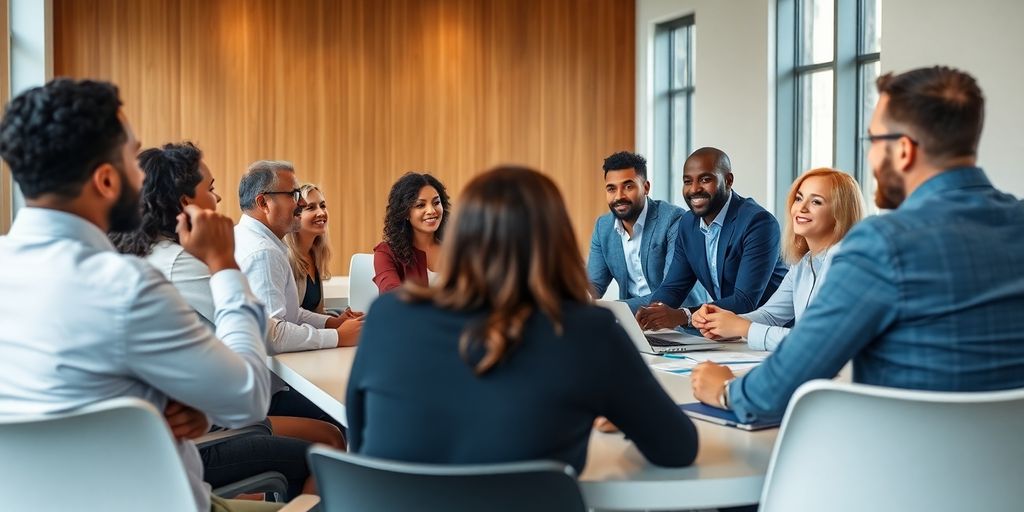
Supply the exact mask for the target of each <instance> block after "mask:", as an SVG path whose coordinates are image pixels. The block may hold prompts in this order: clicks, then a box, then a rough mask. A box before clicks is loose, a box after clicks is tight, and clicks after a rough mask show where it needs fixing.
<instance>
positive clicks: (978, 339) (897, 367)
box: [729, 167, 1024, 421]
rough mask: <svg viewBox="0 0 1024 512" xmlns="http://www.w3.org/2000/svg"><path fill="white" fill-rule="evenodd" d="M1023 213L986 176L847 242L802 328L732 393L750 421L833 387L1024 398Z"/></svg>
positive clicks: (973, 173) (863, 226)
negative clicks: (1018, 394)
mask: <svg viewBox="0 0 1024 512" xmlns="http://www.w3.org/2000/svg"><path fill="white" fill-rule="evenodd" d="M1022 255H1024V204H1022V203H1021V202H1020V201H1018V200H1017V199H1016V198H1015V197H1013V196H1012V195H1010V194H1004V193H1002V192H999V191H998V190H996V189H995V188H993V187H992V184H991V183H990V182H989V180H988V178H987V177H986V176H985V173H984V172H982V170H981V169H979V168H977V167H963V168H956V169H949V170H946V171H943V172H941V173H940V174H938V175H936V176H934V177H932V178H930V179H928V180H927V181H925V182H924V183H922V184H921V185H920V186H919V187H918V188H917V189H916V190H914V192H913V193H911V194H910V196H909V197H907V199H906V200H905V201H904V202H903V204H902V205H901V206H900V207H899V208H897V209H896V210H894V211H892V212H891V213H889V214H887V215H878V216H874V217H870V218H868V219H865V220H863V221H861V222H860V223H859V224H857V225H856V226H854V228H853V229H852V230H850V233H849V234H847V235H846V237H845V238H844V239H843V249H842V250H841V251H839V252H838V253H837V254H836V255H835V256H834V258H833V260H832V267H831V268H830V269H829V275H828V280H827V281H826V282H825V285H824V286H823V287H822V288H821V291H820V292H819V293H818V295H817V297H815V299H814V300H813V301H812V302H811V305H810V307H808V308H807V311H806V312H805V313H804V316H803V318H801V319H800V321H799V322H797V323H796V325H794V327H793V329H792V330H791V331H790V332H789V336H787V337H786V341H785V343H782V344H781V345H779V347H778V349H777V350H776V351H775V352H774V353H772V355H771V356H769V357H768V359H766V360H765V361H764V362H763V363H761V364H760V365H759V366H758V367H757V368H754V369H753V370H751V371H750V373H748V374H746V375H744V376H743V377H740V378H738V379H736V380H734V381H733V382H732V384H730V385H729V406H730V407H731V408H732V409H733V410H734V411H735V412H736V414H737V415H738V416H739V417H740V418H742V419H744V420H745V421H750V420H753V419H756V418H773V417H781V416H782V415H783V413H784V412H785V410H786V405H787V404H788V403H789V399H790V397H791V396H792V395H793V392H794V391H796V388H797V387H799V386H800V385H801V384H803V383H804V382H807V381H809V380H811V379H828V378H832V377H834V376H835V375H836V374H837V373H838V372H839V370H840V369H842V367H843V366H844V365H845V364H846V363H847V362H848V361H850V360H851V359H852V360H853V380H854V381H855V382H861V383H865V384H873V385H877V386H888V387H894V388H904V389H924V390H933V391H989V390H998V389H1011V388H1019V387H1024V315H1022V314H1021V312H1022V311H1024V257H1022Z"/></svg>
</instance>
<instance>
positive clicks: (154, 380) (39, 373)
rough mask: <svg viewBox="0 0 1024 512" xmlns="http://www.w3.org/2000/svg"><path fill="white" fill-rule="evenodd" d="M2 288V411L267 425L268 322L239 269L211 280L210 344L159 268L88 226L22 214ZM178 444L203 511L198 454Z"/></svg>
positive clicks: (7, 241) (44, 214) (5, 253)
mask: <svg viewBox="0 0 1024 512" xmlns="http://www.w3.org/2000/svg"><path fill="white" fill-rule="evenodd" d="M0 289H2V290H3V296H2V297H0V325H3V329H0V415H3V416H17V415H25V414H45V413H61V412H66V411H70V410H72V409H77V408H80V407H83V406H86V405H91V404H95V403H98V402H101V401H104V400H109V399H112V398H118V397H125V396H129V397H136V398H141V399H143V400H146V401H147V402H149V403H151V404H153V405H154V406H155V407H156V408H157V409H158V410H161V411H162V410H163V409H164V407H165V406H166V404H167V399H168V397H174V399H175V400H178V401H180V402H182V403H186V404H188V405H190V406H192V407H194V408H196V409H198V410H200V411H203V412H204V413H206V415H207V416H208V417H209V418H210V420H211V421H212V422H213V423H216V424H217V425H222V426H227V427H240V426H244V425H248V424H251V423H253V422H256V421H260V420H262V419H263V418H264V417H266V414H267V408H268V407H269V405H270V392H269V389H270V375H269V371H268V370H267V366H266V356H267V354H266V350H265V348H264V341H263V339H264V335H265V331H266V316H265V314H264V312H263V306H262V304H260V303H259V302H258V301H257V300H256V298H255V297H254V296H253V295H252V294H251V293H250V292H249V289H248V286H247V285H246V282H245V277H244V276H243V275H242V274H241V273H240V272H238V271H237V270H222V271H220V272H217V273H216V274H215V275H214V276H212V277H211V278H210V290H211V292H212V295H213V303H214V305H215V311H216V313H215V314H214V323H215V324H216V326H217V333H216V336H215V335H214V333H213V332H212V331H211V330H210V329H209V328H208V327H207V326H206V325H205V324H204V323H202V322H200V321H199V320H198V317H197V316H196V314H195V312H193V310H192V308H191V307H190V306H189V305H188V304H186V303H185V301H184V300H183V299H182V298H181V295H179V294H178V292H177V290H175V289H174V286H172V285H171V284H170V283H169V282H167V280H166V279H165V278H164V276H163V275H161V274H160V272H158V271H157V270H156V269H155V268H153V267H152V266H150V265H149V264H148V263H146V262H145V261H143V260H142V259H139V258H136V257H134V256H123V255H120V254H118V253H117V252H116V251H115V250H114V247H113V245H111V243H110V241H109V240H108V239H107V237H106V235H105V234H104V233H103V232H102V231H100V229H99V228H97V227H96V226H95V225H94V224H92V223H90V222H88V221H86V220H84V219H82V218H81V217H78V216H77V215H72V214H70V213H64V212H60V211H57V210H50V209H41V208H22V209H21V210H19V212H18V217H17V218H16V219H15V221H14V224H13V225H12V226H11V230H10V233H9V234H8V236H6V237H2V238H0ZM218 338H219V339H218ZM177 444H178V452H179V454H180V455H181V458H182V461H183V462H184V465H185V470H186V472H187V474H188V478H189V482H190V484H191V486H192V491H193V493H194V494H195V499H196V506H197V510H201V511H203V512H205V511H207V510H209V508H210V502H209V499H210V498H209V486H208V485H206V484H204V483H203V465H202V461H201V460H200V458H199V452H198V451H197V450H196V447H195V445H194V444H193V443H192V442H191V441H184V442H180V443H177ZM96 462H97V465H98V466H97V467H99V466H101V465H102V461H96ZM111 492H116V489H114V490H111ZM83 503H84V502H83Z"/></svg>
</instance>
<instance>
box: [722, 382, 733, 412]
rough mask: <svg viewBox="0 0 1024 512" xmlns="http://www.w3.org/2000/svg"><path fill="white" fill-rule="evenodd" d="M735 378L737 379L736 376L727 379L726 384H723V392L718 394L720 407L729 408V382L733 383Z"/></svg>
mask: <svg viewBox="0 0 1024 512" xmlns="http://www.w3.org/2000/svg"><path fill="white" fill-rule="evenodd" d="M734 380H736V377H733V378H731V379H729V380H727V381H725V384H724V385H723V386H722V394H720V395H718V407H719V408H720V409H725V410H728V409H729V384H732V381H734Z"/></svg>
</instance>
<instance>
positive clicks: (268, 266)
mask: <svg viewBox="0 0 1024 512" xmlns="http://www.w3.org/2000/svg"><path fill="white" fill-rule="evenodd" d="M301 201H302V198H301V197H300V195H299V189H298V181H297V180H296V178H295V169H294V167H293V166H292V164H291V163H289V162H283V161H272V160H260V161H257V162H253V163H252V164H251V165H250V166H249V169H248V170H247V171H246V172H245V174H244V175H243V176H242V179H241V181H240V182H239V184H238V203H239V206H240V207H241V208H242V218H241V219H240V220H239V222H238V225H236V226H235V258H236V259H237V260H238V265H239V266H240V267H241V269H242V272H244V273H245V275H246V276H247V277H248V278H249V285H250V286H251V287H252V291H253V293H254V294H256V296H257V297H259V298H260V300H262V301H263V303H264V304H266V308H267V315H268V316H269V317H270V318H271V319H272V320H271V329H270V336H269V338H270V343H269V347H268V349H269V352H270V353H271V354H279V353H282V352H296V351H300V350H314V349H321V348H334V347H346V346H352V345H355V344H356V343H357V342H358V339H359V331H360V330H361V329H362V324H363V320H362V315H361V314H354V313H351V312H346V314H344V315H342V316H340V317H335V316H329V315H322V314H318V313H314V312H312V311H307V310H305V309H302V308H300V307H299V294H298V289H297V287H296V285H295V277H294V276H293V275H292V270H291V265H290V264H289V262H288V250H287V247H286V246H285V244H284V242H283V241H282V239H283V238H284V235H286V234H288V233H291V232H293V231H295V230H297V229H298V225H299V224H298V223H299V212H301V211H302V209H301V205H300V202H301Z"/></svg>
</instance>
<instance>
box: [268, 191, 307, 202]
mask: <svg viewBox="0 0 1024 512" xmlns="http://www.w3.org/2000/svg"><path fill="white" fill-rule="evenodd" d="M277 194H280V195H285V194H288V195H290V196H292V200H293V201H295V202H296V203H298V202H299V201H300V200H301V199H302V191H301V190H299V189H293V190H279V191H267V192H264V193H263V195H265V196H272V195H277Z"/></svg>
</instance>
